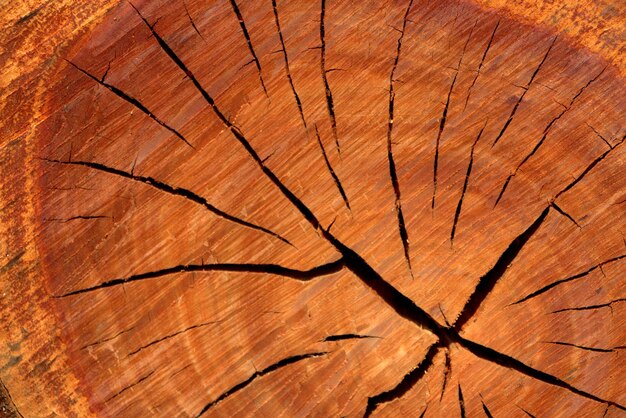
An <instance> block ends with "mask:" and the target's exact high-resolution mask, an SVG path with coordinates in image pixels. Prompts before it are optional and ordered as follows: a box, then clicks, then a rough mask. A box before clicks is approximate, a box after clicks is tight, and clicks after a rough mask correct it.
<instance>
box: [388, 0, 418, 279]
mask: <svg viewBox="0 0 626 418" xmlns="http://www.w3.org/2000/svg"><path fill="white" fill-rule="evenodd" d="M412 5H413V0H410V1H409V4H408V6H407V8H406V12H405V13H404V18H403V20H402V30H401V31H400V37H399V38H398V46H397V49H396V56H395V59H394V62H393V67H392V69H391V74H390V75H389V120H388V124H387V160H388V162H389V176H390V178H391V185H392V186H393V191H394V195H395V206H396V215H397V217H398V230H399V232H400V239H401V240H402V247H403V249H404V259H405V261H406V264H407V268H408V270H409V273H410V274H411V277H413V269H412V267H411V255H410V250H409V234H408V232H407V230H406V225H405V222H404V214H403V213H402V198H401V193H400V183H399V182H398V174H397V173H396V163H395V160H394V158H393V145H392V143H393V142H392V139H393V109H394V100H395V95H396V94H395V90H394V85H393V83H394V75H395V72H396V68H397V67H398V62H399V60H400V51H401V49H402V39H403V38H404V32H405V31H406V24H407V21H408V19H409V13H410V11H411V6H412Z"/></svg>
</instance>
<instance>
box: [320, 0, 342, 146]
mask: <svg viewBox="0 0 626 418" xmlns="http://www.w3.org/2000/svg"><path fill="white" fill-rule="evenodd" d="M325 17H326V0H322V6H321V11H320V42H321V43H320V67H321V69H322V80H323V81H324V90H325V93H326V108H327V109H328V116H329V117H330V126H331V128H332V131H333V137H334V138H335V145H336V146H337V152H341V147H340V146H339V137H338V136H337V119H336V118H335V104H334V102H333V93H332V91H331V90H330V84H328V77H326V74H327V73H328V71H327V70H326V30H325V27H324V24H325Z"/></svg>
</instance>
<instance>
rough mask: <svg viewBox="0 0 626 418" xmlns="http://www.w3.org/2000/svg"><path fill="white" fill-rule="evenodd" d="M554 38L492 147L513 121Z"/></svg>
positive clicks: (552, 44)
mask: <svg viewBox="0 0 626 418" xmlns="http://www.w3.org/2000/svg"><path fill="white" fill-rule="evenodd" d="M556 39H557V37H556V36H555V37H554V38H553V39H552V43H550V46H549V47H548V50H547V51H546V53H545V55H544V56H543V59H542V60H541V62H539V65H538V66H537V68H535V71H534V72H533V74H532V75H531V76H530V80H529V81H528V83H527V84H526V86H525V87H524V88H523V89H524V91H523V92H522V94H521V95H520V97H519V99H517V102H516V103H515V105H514V106H513V109H512V110H511V114H510V115H509V118H508V119H507V120H506V122H505V123H504V126H503V127H502V129H501V130H500V133H499V134H498V136H497V137H496V139H495V140H494V141H493V144H491V147H492V148H493V147H494V146H495V145H496V144H497V143H498V141H500V139H501V138H502V137H503V136H504V133H505V132H506V130H507V128H508V127H509V125H510V124H511V122H513V117H514V116H515V112H517V108H518V107H519V105H520V104H521V103H522V100H524V96H525V95H526V93H528V90H530V86H531V85H532V84H533V81H534V80H535V77H536V76H537V74H539V70H540V69H541V67H543V64H544V63H545V62H546V60H547V59H548V55H549V54H550V51H551V50H552V47H553V46H554V43H555V42H556Z"/></svg>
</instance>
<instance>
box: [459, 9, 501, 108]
mask: <svg viewBox="0 0 626 418" xmlns="http://www.w3.org/2000/svg"><path fill="white" fill-rule="evenodd" d="M498 26H500V21H499V20H498V22H497V23H496V26H495V27H494V28H493V32H492V33H491V37H490V38H489V42H488V43H487V48H485V52H483V57H482V58H481V60H480V63H479V64H478V68H477V69H476V76H475V77H474V80H472V84H471V85H470V86H469V88H468V89H467V97H466V98H465V106H464V107H463V110H464V111H465V108H467V103H468V102H469V99H470V94H472V88H473V87H474V84H476V80H478V76H479V75H480V70H482V68H483V65H484V64H485V59H486V58H487V54H488V53H489V49H490V48H491V44H492V43H493V38H494V37H495V36H496V31H497V30H498Z"/></svg>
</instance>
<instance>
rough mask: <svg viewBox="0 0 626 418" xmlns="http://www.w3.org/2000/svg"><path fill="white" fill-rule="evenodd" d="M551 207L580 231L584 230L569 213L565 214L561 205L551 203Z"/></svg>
mask: <svg viewBox="0 0 626 418" xmlns="http://www.w3.org/2000/svg"><path fill="white" fill-rule="evenodd" d="M550 206H551V207H552V208H553V209H554V210H556V211H557V212H558V213H560V214H561V215H563V216H565V217H566V218H567V219H569V220H570V221H571V222H572V223H573V224H574V225H576V226H577V227H578V229H582V226H580V225H579V224H578V222H576V219H574V218H573V217H572V216H571V215H570V214H569V213H567V212H565V211H564V210H563V209H561V207H560V206H559V205H557V204H556V202H554V201H553V202H551V203H550Z"/></svg>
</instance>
